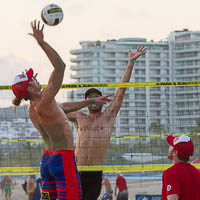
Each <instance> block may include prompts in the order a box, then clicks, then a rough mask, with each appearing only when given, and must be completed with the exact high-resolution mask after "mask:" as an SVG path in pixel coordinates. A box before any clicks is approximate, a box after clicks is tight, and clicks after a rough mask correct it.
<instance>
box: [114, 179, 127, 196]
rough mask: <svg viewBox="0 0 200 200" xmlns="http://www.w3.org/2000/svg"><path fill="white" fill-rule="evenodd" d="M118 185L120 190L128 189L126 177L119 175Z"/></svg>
mask: <svg viewBox="0 0 200 200" xmlns="http://www.w3.org/2000/svg"><path fill="white" fill-rule="evenodd" d="M116 185H117V187H118V189H119V192H122V191H124V190H127V189H128V188H127V184H126V179H125V178H124V177H123V176H117V179H116Z"/></svg>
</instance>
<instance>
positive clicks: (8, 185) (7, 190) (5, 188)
mask: <svg viewBox="0 0 200 200" xmlns="http://www.w3.org/2000/svg"><path fill="white" fill-rule="evenodd" d="M1 187H2V193H4V194H5V198H6V200H11V194H12V189H14V184H13V180H12V178H11V177H10V176H5V177H4V178H3V179H2V184H1Z"/></svg>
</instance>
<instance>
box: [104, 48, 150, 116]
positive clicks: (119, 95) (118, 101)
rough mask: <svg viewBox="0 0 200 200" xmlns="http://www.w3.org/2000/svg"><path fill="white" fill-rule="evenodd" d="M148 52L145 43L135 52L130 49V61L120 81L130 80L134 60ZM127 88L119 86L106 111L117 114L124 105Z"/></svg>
mask: <svg viewBox="0 0 200 200" xmlns="http://www.w3.org/2000/svg"><path fill="white" fill-rule="evenodd" d="M145 53H146V48H144V46H143V45H141V46H138V48H137V50H136V51H135V52H134V53H133V52H132V51H131V50H129V62H128V64H127V67H126V69H125V71H124V73H123V75H122V78H121V81H120V83H127V82H129V81H130V78H131V74H132V71H133V66H134V62H135V61H136V60H137V59H138V58H139V57H140V56H141V55H143V54H145ZM125 91H126V88H118V89H117V90H116V92H115V94H114V100H113V101H112V103H111V104H110V105H109V106H108V107H107V108H106V110H105V112H106V113H111V114H112V115H113V116H117V113H118V112H119V109H120V107H121V105H122V102H123V98H124V94H125Z"/></svg>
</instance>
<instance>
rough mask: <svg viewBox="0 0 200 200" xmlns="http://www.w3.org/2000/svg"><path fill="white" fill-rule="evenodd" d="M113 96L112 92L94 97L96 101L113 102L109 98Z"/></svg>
mask: <svg viewBox="0 0 200 200" xmlns="http://www.w3.org/2000/svg"><path fill="white" fill-rule="evenodd" d="M111 96H112V94H109V95H105V96H99V97H96V98H94V103H102V104H106V103H107V102H111V101H112V99H109V98H108V97H111Z"/></svg>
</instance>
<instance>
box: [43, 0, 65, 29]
mask: <svg viewBox="0 0 200 200" xmlns="http://www.w3.org/2000/svg"><path fill="white" fill-rule="evenodd" d="M41 18H42V20H43V22H44V23H45V24H47V25H49V26H55V25H57V24H59V23H60V22H61V21H62V20H63V11H62V9H61V7H60V6H58V5H56V4H49V5H47V6H45V7H44V8H43V9H42V12H41Z"/></svg>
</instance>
